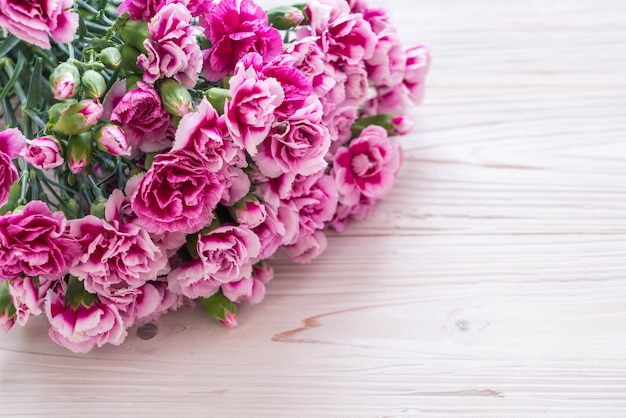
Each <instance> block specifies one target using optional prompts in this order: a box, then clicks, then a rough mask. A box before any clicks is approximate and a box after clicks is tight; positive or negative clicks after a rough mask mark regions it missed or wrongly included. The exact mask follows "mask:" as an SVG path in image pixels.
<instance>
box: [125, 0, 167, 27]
mask: <svg viewBox="0 0 626 418" xmlns="http://www.w3.org/2000/svg"><path fill="white" fill-rule="evenodd" d="M162 3H163V1H162V0H124V1H123V2H122V3H120V5H119V7H118V8H117V14H118V15H122V14H123V13H125V12H128V13H129V14H130V18H131V19H132V20H143V21H144V22H149V21H150V19H152V17H153V16H154V15H155V14H156V12H157V9H158V7H159V6H160V5H161V4H162Z"/></svg>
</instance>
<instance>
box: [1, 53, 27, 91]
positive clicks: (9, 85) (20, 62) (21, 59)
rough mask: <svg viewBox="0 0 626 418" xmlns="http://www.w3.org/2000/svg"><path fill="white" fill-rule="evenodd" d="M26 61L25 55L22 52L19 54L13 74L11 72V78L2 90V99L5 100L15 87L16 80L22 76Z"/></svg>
mask: <svg viewBox="0 0 626 418" xmlns="http://www.w3.org/2000/svg"><path fill="white" fill-rule="evenodd" d="M25 61H26V59H25V58H24V55H23V54H22V53H21V52H20V53H19V54H18V56H17V63H16V64H15V69H14V70H13V74H11V78H10V79H9V81H8V82H7V84H6V85H5V86H4V88H3V89H2V91H0V100H3V99H4V98H5V97H6V96H7V94H9V92H10V91H11V89H12V88H13V85H14V84H15V82H16V81H17V78H18V77H19V76H20V73H21V72H22V68H23V67H24V62H25Z"/></svg>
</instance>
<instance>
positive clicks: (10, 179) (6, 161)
mask: <svg viewBox="0 0 626 418" xmlns="http://www.w3.org/2000/svg"><path fill="white" fill-rule="evenodd" d="M25 146H26V138H25V137H24V135H22V133H21V132H20V131H19V129H17V128H9V129H5V130H4V131H2V132H0V179H2V182H0V206H2V205H4V204H5V203H6V201H7V199H8V198H9V189H10V188H11V185H13V183H15V182H16V181H17V179H18V177H19V174H18V172H17V169H16V168H15V165H14V164H13V162H12V161H11V160H12V159H14V158H17V157H18V156H19V155H20V153H21V152H22V150H23V149H24V147H25Z"/></svg>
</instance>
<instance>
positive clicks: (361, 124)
mask: <svg viewBox="0 0 626 418" xmlns="http://www.w3.org/2000/svg"><path fill="white" fill-rule="evenodd" d="M393 118H394V117H393V116H391V115H385V114H382V115H375V116H368V117H365V118H360V119H357V120H356V121H355V122H354V125H352V128H351V129H352V138H356V137H357V136H359V135H361V132H363V129H365V128H367V127H368V126H370V125H377V126H380V127H382V128H385V130H387V133H388V134H389V135H396V134H397V133H396V132H395V131H394V129H395V126H394V124H393V122H392V119H393Z"/></svg>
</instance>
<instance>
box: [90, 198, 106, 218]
mask: <svg viewBox="0 0 626 418" xmlns="http://www.w3.org/2000/svg"><path fill="white" fill-rule="evenodd" d="M106 204H107V199H105V198H104V197H99V198H97V199H96V200H95V201H94V202H93V204H92V205H91V207H90V208H89V214H90V215H93V216H95V217H97V218H100V219H104V208H105V206H106Z"/></svg>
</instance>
